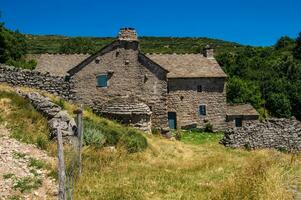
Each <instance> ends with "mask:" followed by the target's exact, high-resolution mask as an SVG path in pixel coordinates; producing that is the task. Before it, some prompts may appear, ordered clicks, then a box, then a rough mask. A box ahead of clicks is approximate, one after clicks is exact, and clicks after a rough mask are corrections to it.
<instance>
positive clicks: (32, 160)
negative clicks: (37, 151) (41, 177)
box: [28, 158, 45, 169]
mask: <svg viewBox="0 0 301 200" xmlns="http://www.w3.org/2000/svg"><path fill="white" fill-rule="evenodd" d="M28 167H33V168H36V169H42V168H44V167H45V164H44V162H42V161H40V160H37V159H35V158H29V164H28Z"/></svg>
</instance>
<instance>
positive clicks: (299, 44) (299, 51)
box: [293, 32, 301, 60]
mask: <svg viewBox="0 0 301 200" xmlns="http://www.w3.org/2000/svg"><path fill="white" fill-rule="evenodd" d="M293 54H294V57H295V58H297V59H299V60H301V32H300V33H299V36H298V37H297V39H296V47H295V48H294V51H293Z"/></svg>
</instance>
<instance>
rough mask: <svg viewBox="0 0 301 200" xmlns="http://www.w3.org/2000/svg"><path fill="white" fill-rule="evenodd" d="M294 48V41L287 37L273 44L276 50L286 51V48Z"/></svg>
mask: <svg viewBox="0 0 301 200" xmlns="http://www.w3.org/2000/svg"><path fill="white" fill-rule="evenodd" d="M294 46H295V40H294V39H292V38H290V37H288V36H283V37H281V38H280V39H279V40H278V41H277V43H276V44H275V48H276V49H277V50H280V49H286V48H292V47H294Z"/></svg>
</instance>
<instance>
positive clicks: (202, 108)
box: [199, 105, 206, 116]
mask: <svg viewBox="0 0 301 200" xmlns="http://www.w3.org/2000/svg"><path fill="white" fill-rule="evenodd" d="M199 115H200V116H205V115H206V106H205V105H200V106H199Z"/></svg>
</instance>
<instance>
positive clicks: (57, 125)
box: [19, 92, 77, 141]
mask: <svg viewBox="0 0 301 200" xmlns="http://www.w3.org/2000/svg"><path fill="white" fill-rule="evenodd" d="M19 93H20V95H22V96H24V97H25V98H27V99H28V100H29V101H30V103H31V104H32V106H33V107H34V108H35V109H36V110H37V111H39V112H40V113H42V114H43V115H44V116H45V117H46V118H47V120H48V127H49V138H50V139H52V138H55V137H56V136H57V129H60V130H61V132H62V136H63V137H65V138H68V140H69V141H72V139H73V138H72V136H75V135H76V131H77V126H76V123H75V121H74V119H73V118H72V117H71V116H70V115H69V114H68V113H67V111H65V110H62V109H61V107H60V106H58V105H56V104H55V103H53V102H52V101H51V100H50V99H48V98H47V97H44V96H42V95H40V94H39V93H36V92H31V93H26V94H24V93H21V92H19Z"/></svg>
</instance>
